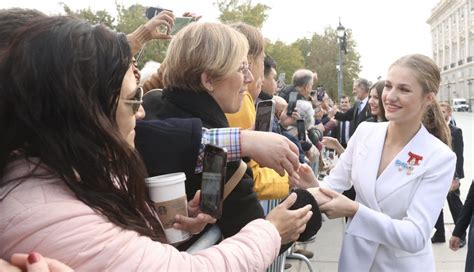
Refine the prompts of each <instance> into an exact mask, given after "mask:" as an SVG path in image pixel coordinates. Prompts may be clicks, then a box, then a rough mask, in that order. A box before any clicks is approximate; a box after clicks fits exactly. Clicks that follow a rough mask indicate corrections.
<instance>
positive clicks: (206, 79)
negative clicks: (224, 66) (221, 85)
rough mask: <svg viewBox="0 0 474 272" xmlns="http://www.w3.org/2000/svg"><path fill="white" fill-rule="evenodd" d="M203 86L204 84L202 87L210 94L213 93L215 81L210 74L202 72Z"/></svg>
mask: <svg viewBox="0 0 474 272" xmlns="http://www.w3.org/2000/svg"><path fill="white" fill-rule="evenodd" d="M201 84H202V86H204V88H206V90H207V91H208V92H211V93H212V92H213V91H214V84H213V80H212V78H211V76H210V75H209V74H208V73H206V72H202V74H201Z"/></svg>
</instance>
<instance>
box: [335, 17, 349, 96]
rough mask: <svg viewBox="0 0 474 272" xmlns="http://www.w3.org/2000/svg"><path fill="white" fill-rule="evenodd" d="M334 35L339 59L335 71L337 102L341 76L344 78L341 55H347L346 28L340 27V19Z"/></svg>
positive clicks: (339, 93) (340, 87)
mask: <svg viewBox="0 0 474 272" xmlns="http://www.w3.org/2000/svg"><path fill="white" fill-rule="evenodd" d="M336 34H337V44H338V49H339V50H338V51H339V57H338V65H336V70H337V95H338V101H339V99H340V98H341V97H342V89H343V84H344V83H343V76H344V70H343V67H342V64H343V53H344V54H346V53H347V46H346V43H347V40H346V38H347V34H346V28H345V27H343V26H342V24H341V18H339V26H338V27H337V28H336Z"/></svg>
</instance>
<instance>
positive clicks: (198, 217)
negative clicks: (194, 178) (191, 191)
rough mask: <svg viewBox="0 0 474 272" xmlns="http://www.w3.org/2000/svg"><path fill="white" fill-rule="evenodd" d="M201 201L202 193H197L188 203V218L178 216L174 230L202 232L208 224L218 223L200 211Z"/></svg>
mask: <svg viewBox="0 0 474 272" xmlns="http://www.w3.org/2000/svg"><path fill="white" fill-rule="evenodd" d="M200 200H201V191H200V190H199V191H197V192H196V194H195V195H194V198H193V199H192V200H190V201H189V202H188V216H183V215H180V214H177V215H176V216H175V218H174V219H175V223H174V224H173V228H175V229H179V230H184V231H187V232H189V233H193V234H196V233H199V232H201V231H202V230H203V229H204V227H205V226H206V225H207V224H214V223H216V219H215V218H213V217H212V216H210V215H208V214H205V213H202V212H201V210H200V209H199V202H200Z"/></svg>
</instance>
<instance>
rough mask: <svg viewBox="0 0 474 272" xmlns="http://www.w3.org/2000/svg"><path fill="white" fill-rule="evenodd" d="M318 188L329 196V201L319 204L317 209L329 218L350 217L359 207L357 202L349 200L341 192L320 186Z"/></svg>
mask: <svg viewBox="0 0 474 272" xmlns="http://www.w3.org/2000/svg"><path fill="white" fill-rule="evenodd" d="M319 190H320V192H322V193H323V194H325V195H326V196H328V197H329V198H331V200H330V201H328V202H326V203H325V204H323V205H321V206H319V210H320V211H321V212H323V213H325V214H326V215H327V217H328V218H330V219H334V218H339V217H352V216H354V214H356V212H357V210H358V209H359V203H357V202H355V201H352V200H350V199H349V198H347V197H346V196H345V195H343V194H340V193H338V192H334V191H333V190H331V189H327V188H322V187H320V188H319Z"/></svg>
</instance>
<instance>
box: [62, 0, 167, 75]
mask: <svg viewBox="0 0 474 272" xmlns="http://www.w3.org/2000/svg"><path fill="white" fill-rule="evenodd" d="M62 5H63V9H64V12H66V14H67V15H70V16H75V17H78V18H81V19H84V20H86V21H88V22H89V23H91V24H103V25H105V26H107V27H109V28H110V29H112V30H114V31H118V32H123V33H126V34H129V33H132V32H133V31H134V30H135V29H137V28H138V27H139V26H140V25H142V24H144V23H145V22H146V20H147V19H146V17H145V16H144V14H145V7H144V6H142V5H139V4H136V5H132V6H130V7H128V8H125V7H124V6H123V5H119V4H116V9H117V14H118V16H117V18H116V19H115V18H114V17H113V16H111V15H110V14H109V13H108V12H107V11H105V10H99V11H93V10H91V9H90V8H87V9H81V10H78V11H73V10H71V9H70V8H69V7H68V6H67V5H66V4H64V3H62ZM116 20H117V21H116ZM168 45H169V41H162V40H159V41H156V40H154V41H150V42H148V43H147V44H146V46H145V48H144V51H143V54H142V55H141V58H140V60H139V62H138V66H139V67H140V68H141V67H143V65H144V64H145V63H146V62H148V61H150V60H154V61H158V62H162V61H163V59H164V57H165V54H166V50H167V48H168Z"/></svg>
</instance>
